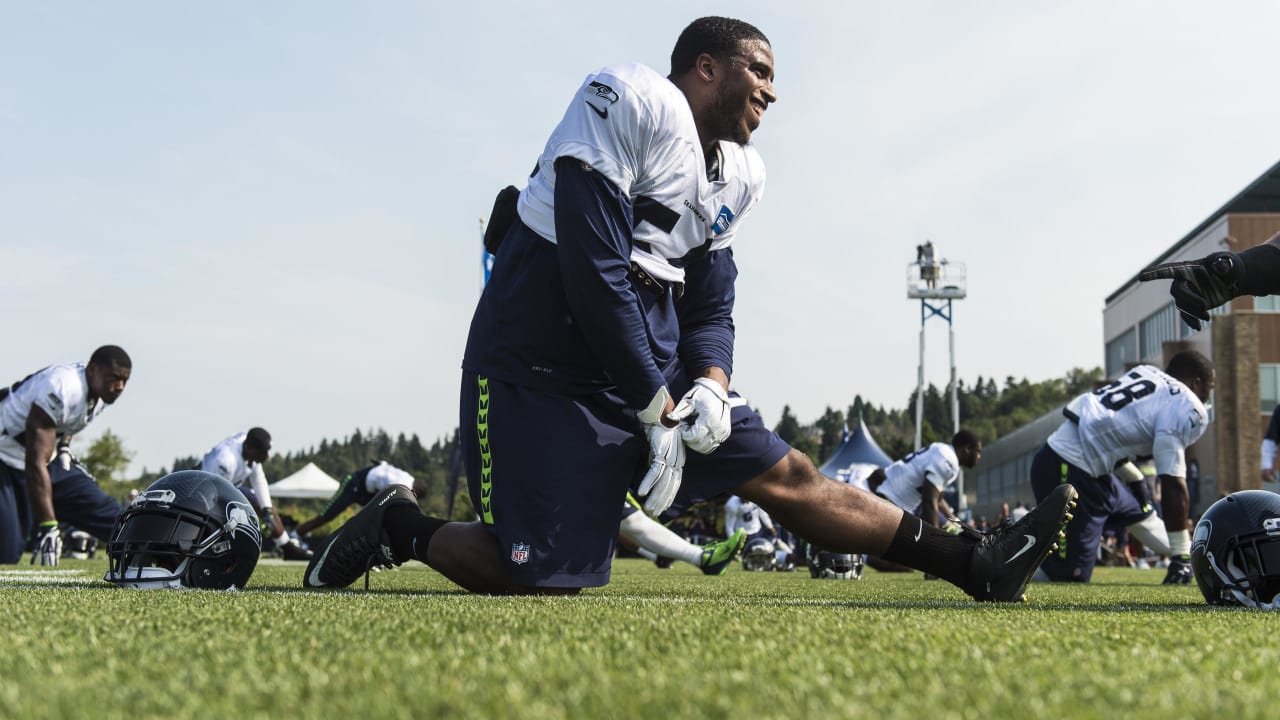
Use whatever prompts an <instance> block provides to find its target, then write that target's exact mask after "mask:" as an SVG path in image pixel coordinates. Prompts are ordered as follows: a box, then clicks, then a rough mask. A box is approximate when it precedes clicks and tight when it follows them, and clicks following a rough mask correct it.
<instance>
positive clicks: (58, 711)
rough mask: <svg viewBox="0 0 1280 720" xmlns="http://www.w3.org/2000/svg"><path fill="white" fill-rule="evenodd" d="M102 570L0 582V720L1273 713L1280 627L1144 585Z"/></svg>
mask: <svg viewBox="0 0 1280 720" xmlns="http://www.w3.org/2000/svg"><path fill="white" fill-rule="evenodd" d="M105 566H106V563H105V560H102V559H97V560H87V561H66V562H64V565H63V566H61V567H60V568H58V569H57V570H52V569H51V570H48V571H44V572H41V571H39V570H33V569H31V568H30V566H27V565H18V566H5V567H4V568H0V607H3V612H0V623H2V624H3V628H2V631H0V638H3V640H0V718H42V717H76V718H98V717H102V718H115V717H119V718H144V717H165V718H183V717H210V718H213V717H216V718H237V719H239V718H247V717H262V718H268V717H270V718H275V719H277V720H291V719H292V718H329V717H374V718H383V717H386V718H401V717H402V718H431V717H446V716H447V717H464V718H605V717H653V718H666V719H670V720H675V719H677V718H735V720H745V719H747V718H750V719H752V720H754V719H755V718H829V717H831V718H838V717H853V718H912V719H913V720H916V719H919V718H927V719H929V720H941V719H944V718H992V717H997V718H1058V717H1112V718H1180V717H1193V718H1195V717H1205V718H1208V717H1213V718H1272V717H1276V716H1278V715H1280V679H1278V678H1277V669H1278V668H1280V649H1278V647H1280V643H1278V642H1277V641H1276V637H1277V633H1276V630H1277V628H1280V617H1277V616H1276V615H1274V614H1267V613H1259V612H1251V611H1243V610H1226V609H1212V608H1209V607H1208V606H1206V605H1205V604H1204V603H1203V602H1202V600H1201V599H1200V595H1199V592H1198V591H1197V590H1196V588H1195V587H1194V586H1191V587H1180V588H1168V587H1161V586H1160V585H1159V581H1160V580H1161V579H1162V577H1163V575H1164V573H1163V571H1157V570H1150V571H1140V570H1121V569H1100V570H1099V571H1098V572H1097V574H1096V576H1095V582H1094V583H1093V584H1092V585H1091V586H1085V587H1068V586H1058V585H1053V586H1042V585H1033V586H1032V587H1031V591H1030V602H1029V603H1026V604H1022V605H1016V606H1008V605H1005V606H997V605H978V604H975V603H972V602H970V601H968V600H967V599H966V598H965V597H964V596H963V595H962V593H960V591H959V590H956V589H955V588H953V587H951V586H950V585H948V584H946V583H943V582H940V581H938V582H926V581H924V580H923V579H921V577H920V576H919V575H918V574H913V575H911V576H894V575H881V574H877V573H875V572H874V571H868V574H867V577H866V578H865V579H863V580H860V581H838V580H821V581H820V580H811V579H809V577H808V573H807V572H796V573H753V574H749V573H745V572H743V571H742V570H741V568H740V567H736V566H735V567H733V568H732V569H730V571H729V573H728V574H726V575H725V576H724V577H720V578H710V577H704V576H703V575H701V574H699V573H698V572H697V571H696V570H695V569H693V568H691V567H689V566H678V567H676V568H673V569H671V570H665V571H664V570H658V569H657V568H655V567H654V566H653V565H652V564H651V563H648V562H645V561H640V560H620V561H618V562H617V563H615V565H614V580H613V583H612V584H611V585H609V586H608V587H606V588H600V589H596V590H591V591H588V592H585V593H584V594H582V595H581V596H578V597H574V598H555V599H513V598H491V597H474V596H468V595H465V594H462V593H461V592H459V591H457V590H455V589H454V588H452V587H451V586H450V585H449V583H448V582H447V581H445V580H444V579H443V578H442V577H441V576H439V575H437V574H436V573H434V572H432V571H430V570H428V569H427V568H425V567H424V566H422V565H419V564H417V563H413V564H411V565H407V566H405V567H404V568H401V569H399V570H397V571H393V572H382V573H377V574H374V575H373V577H372V583H371V591H370V592H364V591H363V590H357V591H347V592H338V593H332V592H326V593H316V592H304V591H302V590H301V589H299V585H300V581H301V577H302V571H303V565H302V564H300V563H295V564H282V563H278V562H274V563H273V562H272V561H264V564H261V565H260V566H259V568H258V570H257V571H256V573H255V574H254V577H253V580H252V582H251V583H250V587H249V588H248V589H247V590H245V591H243V592H239V593H220V592H206V591H198V592H197V591H130V590H120V589H116V588H114V587H111V586H108V585H106V584H105V583H103V582H101V581H100V580H99V578H101V576H102V573H103V572H104V570H105ZM357 586H358V587H363V585H362V584H358V585H357Z"/></svg>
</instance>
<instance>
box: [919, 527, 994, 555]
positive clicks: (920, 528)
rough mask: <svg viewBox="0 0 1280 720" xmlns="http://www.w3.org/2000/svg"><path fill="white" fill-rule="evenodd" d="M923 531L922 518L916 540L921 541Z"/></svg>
mask: <svg viewBox="0 0 1280 720" xmlns="http://www.w3.org/2000/svg"><path fill="white" fill-rule="evenodd" d="M923 533H924V520H921V521H920V527H918V528H916V539H915V542H920V535H922V534H923ZM1014 557H1018V556H1017V555H1014Z"/></svg>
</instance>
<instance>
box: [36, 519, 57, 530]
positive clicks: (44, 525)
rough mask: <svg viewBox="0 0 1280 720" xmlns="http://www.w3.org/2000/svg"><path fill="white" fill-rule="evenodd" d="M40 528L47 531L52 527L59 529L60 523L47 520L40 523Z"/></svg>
mask: <svg viewBox="0 0 1280 720" xmlns="http://www.w3.org/2000/svg"><path fill="white" fill-rule="evenodd" d="M38 527H39V528H40V529H41V530H47V529H49V528H51V527H58V521H57V520H45V521H44V522H42V523H40V525H39V526H38Z"/></svg>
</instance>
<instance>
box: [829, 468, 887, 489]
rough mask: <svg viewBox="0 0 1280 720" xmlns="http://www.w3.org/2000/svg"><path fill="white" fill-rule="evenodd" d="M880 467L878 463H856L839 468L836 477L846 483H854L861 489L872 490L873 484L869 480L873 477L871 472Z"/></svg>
mask: <svg viewBox="0 0 1280 720" xmlns="http://www.w3.org/2000/svg"><path fill="white" fill-rule="evenodd" d="M879 469H880V467H879V466H878V465H872V464H870V463H854V464H852V465H850V466H849V467H847V468H843V469H841V470H837V471H836V478H835V479H836V480H839V481H840V482H842V483H844V484H846V485H852V486H854V487H856V488H858V489H859V490H866V491H867V492H871V485H870V483H868V482H867V479H868V478H870V477H871V473H873V472H875V471H876V470H879Z"/></svg>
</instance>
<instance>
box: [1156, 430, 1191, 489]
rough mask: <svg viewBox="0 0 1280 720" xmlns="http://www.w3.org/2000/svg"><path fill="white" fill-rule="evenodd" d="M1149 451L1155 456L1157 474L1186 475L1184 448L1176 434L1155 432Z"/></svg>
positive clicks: (1181, 476)
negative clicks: (1154, 438) (1153, 441)
mask: <svg viewBox="0 0 1280 720" xmlns="http://www.w3.org/2000/svg"><path fill="white" fill-rule="evenodd" d="M1151 453H1152V455H1153V456H1154V457H1155V460H1156V472H1157V473H1158V474H1160V475H1170V476H1172V477H1180V478H1184V477H1186V476H1187V457H1186V456H1187V453H1186V448H1185V447H1184V446H1183V444H1182V441H1181V440H1180V439H1179V438H1178V437H1177V436H1176V435H1172V434H1170V433H1159V434H1157V435H1156V440H1155V443H1154V444H1152V447H1151Z"/></svg>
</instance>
